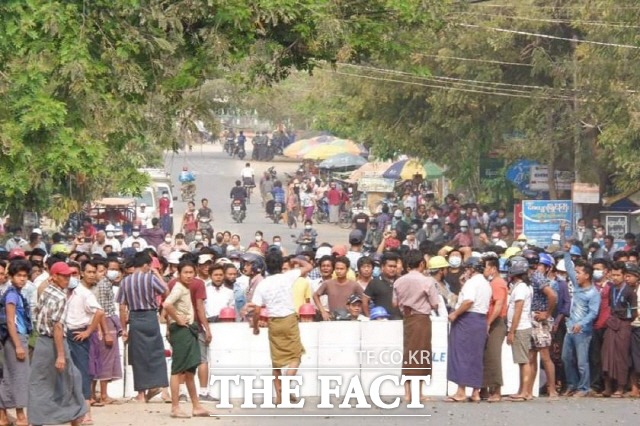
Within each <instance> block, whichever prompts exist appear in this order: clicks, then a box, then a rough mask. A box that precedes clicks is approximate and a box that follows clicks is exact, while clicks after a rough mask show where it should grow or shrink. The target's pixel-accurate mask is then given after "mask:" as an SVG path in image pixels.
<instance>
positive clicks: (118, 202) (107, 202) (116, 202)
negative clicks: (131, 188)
mask: <svg viewBox="0 0 640 426" xmlns="http://www.w3.org/2000/svg"><path fill="white" fill-rule="evenodd" d="M135 202H136V200H134V199H133V198H103V199H101V200H96V201H94V204H95V205H101V206H114V207H117V206H125V207H126V206H128V205H130V204H135Z"/></svg>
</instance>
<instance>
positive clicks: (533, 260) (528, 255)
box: [522, 250, 540, 266]
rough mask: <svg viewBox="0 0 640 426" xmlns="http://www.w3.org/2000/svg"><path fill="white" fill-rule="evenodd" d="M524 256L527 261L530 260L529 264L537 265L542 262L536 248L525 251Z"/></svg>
mask: <svg viewBox="0 0 640 426" xmlns="http://www.w3.org/2000/svg"><path fill="white" fill-rule="evenodd" d="M522 257H524V258H525V259H527V262H529V266H536V265H537V264H538V263H540V255H539V254H538V252H537V251H535V250H525V251H523V252H522Z"/></svg>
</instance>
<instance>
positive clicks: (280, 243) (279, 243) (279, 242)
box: [273, 241, 282, 247]
mask: <svg viewBox="0 0 640 426" xmlns="http://www.w3.org/2000/svg"><path fill="white" fill-rule="evenodd" d="M273 245H274V246H278V247H280V246H281V245H282V242H281V241H274V242H273Z"/></svg>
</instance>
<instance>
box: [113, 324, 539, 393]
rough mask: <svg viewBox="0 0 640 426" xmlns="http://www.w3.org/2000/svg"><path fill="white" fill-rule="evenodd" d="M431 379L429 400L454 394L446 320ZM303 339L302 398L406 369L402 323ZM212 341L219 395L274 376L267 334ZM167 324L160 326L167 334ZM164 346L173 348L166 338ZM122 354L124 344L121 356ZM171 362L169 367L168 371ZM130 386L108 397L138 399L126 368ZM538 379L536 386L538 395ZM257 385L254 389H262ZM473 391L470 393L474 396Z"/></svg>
mask: <svg viewBox="0 0 640 426" xmlns="http://www.w3.org/2000/svg"><path fill="white" fill-rule="evenodd" d="M432 324H433V326H432V327H433V328H432V338H431V342H432V343H431V345H432V349H431V350H432V354H431V355H432V361H433V362H432V374H431V381H430V383H429V384H428V385H427V386H426V388H425V391H426V394H427V395H432V396H445V395H447V394H451V393H453V392H455V389H456V386H455V385H454V384H453V383H449V382H448V381H447V351H448V321H447V319H445V318H433V320H432ZM299 325H300V334H301V339H302V344H303V346H304V348H305V354H304V356H303V357H302V363H301V366H300V369H299V371H298V373H297V374H298V375H299V376H302V380H303V384H302V387H301V393H302V395H303V396H319V390H320V389H319V382H318V376H329V375H331V376H341V377H342V381H343V382H342V383H343V385H342V388H341V389H342V391H343V392H344V391H345V390H346V384H347V383H348V382H349V380H351V378H352V377H353V376H356V375H357V376H359V378H360V382H361V383H362V385H363V388H364V389H365V391H366V390H367V389H369V385H370V384H371V383H372V382H373V380H374V379H375V378H377V377H379V376H382V375H396V376H400V375H401V367H402V340H403V337H402V321H369V322H357V321H349V322H312V323H300V324H299ZM210 326H211V333H212V335H213V342H212V343H211V345H210V347H209V359H210V364H209V365H210V375H211V376H212V377H211V379H212V380H211V391H212V393H213V394H214V395H216V396H219V395H220V382H219V381H216V380H215V377H216V376H237V375H240V376H243V375H252V376H258V377H260V376H270V375H271V374H272V370H271V357H270V354H269V340H268V331H267V329H266V328H263V329H261V330H260V334H259V335H257V336H256V335H254V334H253V331H252V329H251V328H250V327H249V325H248V324H247V323H216V324H210ZM164 328H165V327H164V325H162V326H161V329H162V332H163V333H164ZM165 346H166V347H167V348H169V347H170V346H169V344H168V342H166V339H165ZM123 350H124V347H123V345H121V351H123ZM170 361H171V360H170V359H168V360H167V364H168V367H169V370H170ZM502 366H503V367H502V368H503V379H504V386H503V388H502V393H503V394H511V393H516V392H517V390H518V385H519V373H518V366H517V365H516V364H513V359H512V356H511V348H510V347H509V346H508V345H507V344H506V342H505V343H504V344H503V347H502ZM126 372H127V378H126V386H125V384H124V382H123V380H118V381H115V382H112V383H110V384H109V392H110V395H114V396H121V395H124V396H126V397H130V396H133V395H134V391H133V375H132V373H131V368H130V367H128V368H127V369H126ZM537 385H538V377H536V382H535V385H534V393H535V394H537V388H538V386H537ZM260 386H261V382H260V381H259V380H257V381H256V382H255V385H254V387H260ZM470 391H471V390H469V392H470ZM381 393H382V394H383V395H390V396H395V395H403V394H404V389H403V387H402V386H395V385H394V384H393V383H391V382H389V381H386V382H384V383H383V384H382V387H381ZM230 395H231V397H232V398H242V397H243V395H244V390H243V386H242V382H240V385H238V386H236V385H233V384H232V385H231V387H230Z"/></svg>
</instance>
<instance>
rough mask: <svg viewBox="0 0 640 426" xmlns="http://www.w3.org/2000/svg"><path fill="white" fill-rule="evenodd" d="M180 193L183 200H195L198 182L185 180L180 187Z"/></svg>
mask: <svg viewBox="0 0 640 426" xmlns="http://www.w3.org/2000/svg"><path fill="white" fill-rule="evenodd" d="M180 195H181V197H182V201H184V202H187V201H194V200H195V198H196V184H195V183H193V182H184V183H183V184H182V186H181V187H180Z"/></svg>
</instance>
